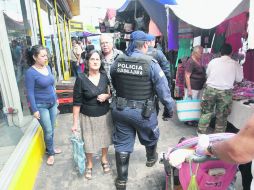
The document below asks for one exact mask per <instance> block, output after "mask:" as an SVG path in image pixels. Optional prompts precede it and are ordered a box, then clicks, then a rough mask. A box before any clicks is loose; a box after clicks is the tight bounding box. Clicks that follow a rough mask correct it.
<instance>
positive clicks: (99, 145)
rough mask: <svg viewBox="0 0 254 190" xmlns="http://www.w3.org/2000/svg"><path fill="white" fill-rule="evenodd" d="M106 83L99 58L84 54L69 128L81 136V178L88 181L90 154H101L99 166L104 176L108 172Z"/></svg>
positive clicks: (95, 53) (109, 122)
mask: <svg viewBox="0 0 254 190" xmlns="http://www.w3.org/2000/svg"><path fill="white" fill-rule="evenodd" d="M109 89H110V88H109V79H108V78H107V74H106V72H105V70H104V69H103V66H102V65H101V55H100V53H99V52H98V51H96V50H92V51H90V52H88V53H87V54H86V66H85V73H82V74H79V76H78V78H77V79H76V82H75V86H74V92H73V127H72V131H73V132H74V131H77V129H78V119H79V120H80V126H81V133H82V137H83V140H84V144H85V145H84V148H85V153H86V158H87V163H86V171H85V178H87V179H92V168H93V159H92V156H93V154H94V153H96V152H98V150H101V152H102V157H101V165H102V168H103V172H104V173H109V172H110V165H109V162H108V158H107V154H108V147H109V145H111V144H112V120H111V114H110V111H109V101H108V99H109V98H110V97H111V93H110V90H109Z"/></svg>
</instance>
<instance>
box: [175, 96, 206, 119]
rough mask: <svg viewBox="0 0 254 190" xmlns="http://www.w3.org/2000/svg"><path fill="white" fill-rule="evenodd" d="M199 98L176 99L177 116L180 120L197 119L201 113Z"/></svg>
mask: <svg viewBox="0 0 254 190" xmlns="http://www.w3.org/2000/svg"><path fill="white" fill-rule="evenodd" d="M200 104H201V100H198V99H196V100H189V99H185V100H178V101H176V110H177V116H178V118H179V120H180V121H193V120H199V118H200V114H201V105H200Z"/></svg>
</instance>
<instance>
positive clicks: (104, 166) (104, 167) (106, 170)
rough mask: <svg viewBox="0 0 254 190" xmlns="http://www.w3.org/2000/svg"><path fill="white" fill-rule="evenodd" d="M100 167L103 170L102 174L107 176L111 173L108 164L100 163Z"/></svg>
mask: <svg viewBox="0 0 254 190" xmlns="http://www.w3.org/2000/svg"><path fill="white" fill-rule="evenodd" d="M101 166H102V168H103V172H104V174H107V173H109V172H110V171H111V169H110V164H109V162H106V163H103V162H101Z"/></svg>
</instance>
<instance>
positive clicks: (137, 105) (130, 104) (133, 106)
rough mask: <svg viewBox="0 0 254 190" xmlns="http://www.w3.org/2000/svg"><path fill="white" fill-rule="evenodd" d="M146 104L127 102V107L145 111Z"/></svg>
mask: <svg viewBox="0 0 254 190" xmlns="http://www.w3.org/2000/svg"><path fill="white" fill-rule="evenodd" d="M144 104H145V103H144V102H138V101H134V100H127V105H126V106H127V107H129V108H132V109H135V108H138V109H143V107H144Z"/></svg>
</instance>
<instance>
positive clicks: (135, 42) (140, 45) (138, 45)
mask: <svg viewBox="0 0 254 190" xmlns="http://www.w3.org/2000/svg"><path fill="white" fill-rule="evenodd" d="M145 43H146V41H139V40H137V41H134V46H135V48H137V49H141V48H142V47H143V46H144V44H145Z"/></svg>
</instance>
